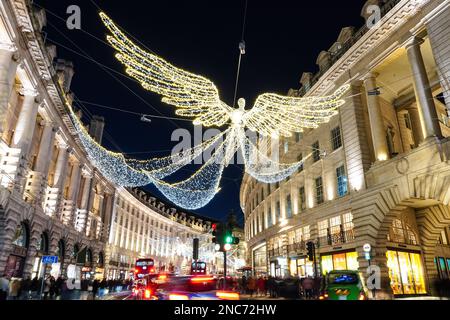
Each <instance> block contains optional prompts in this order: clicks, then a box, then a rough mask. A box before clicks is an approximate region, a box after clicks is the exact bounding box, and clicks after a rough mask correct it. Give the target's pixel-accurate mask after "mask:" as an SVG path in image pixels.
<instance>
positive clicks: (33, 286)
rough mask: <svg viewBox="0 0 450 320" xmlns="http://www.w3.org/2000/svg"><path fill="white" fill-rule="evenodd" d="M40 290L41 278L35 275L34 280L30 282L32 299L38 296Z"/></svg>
mask: <svg viewBox="0 0 450 320" xmlns="http://www.w3.org/2000/svg"><path fill="white" fill-rule="evenodd" d="M38 291H39V280H38V277H37V276H35V277H34V278H33V280H31V284H30V292H31V297H32V299H34V298H37V295H38Z"/></svg>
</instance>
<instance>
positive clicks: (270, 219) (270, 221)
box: [267, 207, 273, 227]
mask: <svg viewBox="0 0 450 320" xmlns="http://www.w3.org/2000/svg"><path fill="white" fill-rule="evenodd" d="M267 214H268V217H267V226H268V227H271V226H272V225H273V221H272V208H270V207H269V209H268V211H267Z"/></svg>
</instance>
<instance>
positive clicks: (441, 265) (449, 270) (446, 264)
mask: <svg viewBox="0 0 450 320" xmlns="http://www.w3.org/2000/svg"><path fill="white" fill-rule="evenodd" d="M434 263H435V265H436V268H437V270H438V275H439V279H442V280H444V279H449V278H450V258H444V257H437V258H436V259H435V260H434Z"/></svg>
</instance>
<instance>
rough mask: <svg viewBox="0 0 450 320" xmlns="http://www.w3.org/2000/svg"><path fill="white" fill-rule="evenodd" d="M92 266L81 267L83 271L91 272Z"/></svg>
mask: <svg viewBox="0 0 450 320" xmlns="http://www.w3.org/2000/svg"><path fill="white" fill-rule="evenodd" d="M91 270H92V268H91V267H83V268H81V272H91Z"/></svg>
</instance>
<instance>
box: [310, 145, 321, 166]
mask: <svg viewBox="0 0 450 320" xmlns="http://www.w3.org/2000/svg"><path fill="white" fill-rule="evenodd" d="M311 148H312V150H313V154H312V155H313V160H314V162H317V161H319V160H320V145H319V141H316V142H314V143H313V144H312V146H311Z"/></svg>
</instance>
